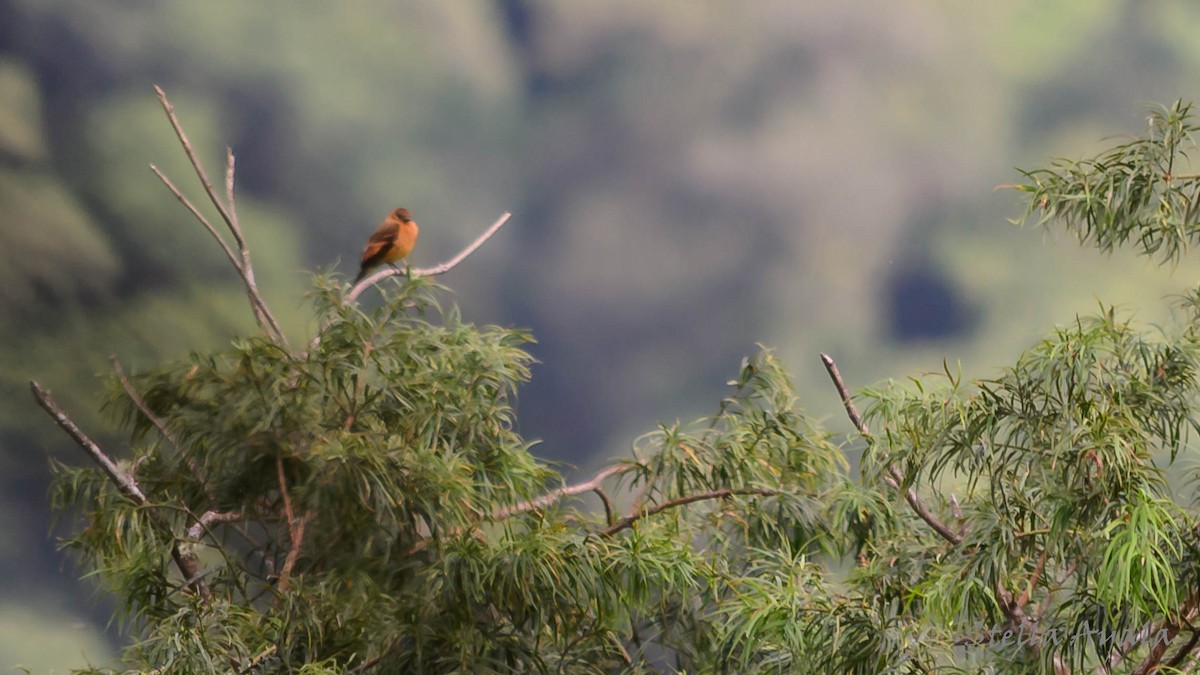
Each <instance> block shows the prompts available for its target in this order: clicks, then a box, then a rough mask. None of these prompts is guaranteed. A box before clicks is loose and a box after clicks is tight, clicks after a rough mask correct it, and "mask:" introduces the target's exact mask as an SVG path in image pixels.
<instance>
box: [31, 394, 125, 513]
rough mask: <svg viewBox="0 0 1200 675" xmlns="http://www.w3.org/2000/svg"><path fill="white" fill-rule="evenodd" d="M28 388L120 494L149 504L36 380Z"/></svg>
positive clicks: (115, 464) (122, 472)
mask: <svg viewBox="0 0 1200 675" xmlns="http://www.w3.org/2000/svg"><path fill="white" fill-rule="evenodd" d="M29 388H30V389H32V390H33V398H34V399H36V400H37V402H38V405H40V406H42V409H43V410H45V411H46V412H47V413H49V414H50V417H52V418H54V421H55V422H56V423H57V424H58V426H59V427H60V428H61V429H62V430H63V431H65V432H67V435H68V436H70V437H71V438H72V439H74V441H75V442H76V443H78V444H79V447H81V448H83V450H84V452H86V453H87V454H88V456H90V457H91V458H92V460H93V461H95V462H96V464H99V465H100V468H101V469H103V470H104V473H106V474H108V477H109V479H111V480H112V482H113V483H114V484H116V486H117V488H118V489H119V490H120V491H121V494H123V495H125V496H126V497H128V498H129V500H130V501H131V502H133V503H134V504H137V505H138V506H146V505H147V504H149V500H147V499H146V495H145V493H143V492H142V489H141V488H140V487H138V484H137V482H135V481H134V480H133V477H132V476H130V475H129V474H127V473H125V472H124V471H122V470H121V468H120V467H119V466H117V463H116V462H114V461H113V460H112V458H111V457H109V456H108V455H107V454H105V453H104V450H102V449H101V448H100V446H99V445H96V442H95V441H93V440H92V439H90V438H88V436H87V434H85V433H83V430H82V429H80V428H79V427H78V426H77V425H76V424H75V423H74V422H72V421H71V418H70V417H67V413H65V412H63V409H62V408H60V407H59V406H58V403H57V402H56V401H55V400H54V398H53V397H52V396H50V393H49V392H47V391H46V390H45V389H42V385H40V384H38V383H37V381H36V380H30V381H29Z"/></svg>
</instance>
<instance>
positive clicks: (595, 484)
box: [492, 464, 637, 520]
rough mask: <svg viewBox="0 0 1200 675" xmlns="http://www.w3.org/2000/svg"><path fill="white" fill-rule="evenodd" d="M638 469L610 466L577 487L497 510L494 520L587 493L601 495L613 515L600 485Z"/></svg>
mask: <svg viewBox="0 0 1200 675" xmlns="http://www.w3.org/2000/svg"><path fill="white" fill-rule="evenodd" d="M636 468H637V465H635V464H617V465H614V466H610V467H608V468H606V469H604V470H602V471H600V472H599V473H597V474H596V475H595V476H592V478H591V480H587V481H584V482H582V483H576V484H575V485H564V486H563V487H560V488H557V489H554V490H551V491H550V492H547V493H546V494H544V495H542V496H540V497H536V498H534V499H530V500H529V501H524V502H520V503H518V504H514V505H512V506H505V507H502V508H499V509H496V510H495V511H493V512H492V519H494V520H503V519H505V518H510V517H512V516H515V515H517V514H519V513H526V512H528V511H536V510H537V509H542V508H545V507H547V506H550V505H551V504H553V503H555V502H557V501H558V500H560V499H562V498H563V497H572V496H574V495H578V494H583V493H585V492H596V493H597V494H599V496H600V499H601V501H603V502H604V503H605V509H606V510H607V511H609V512H610V514H611V511H612V505H611V504H610V503H609V502H608V496H607V495H605V494H603V490H601V489H600V483H601V482H603V481H604V480H606V479H608V478H611V477H613V476H618V475H620V474H623V473H628V472H630V471H633V470H634V469H636ZM610 519H611V515H610Z"/></svg>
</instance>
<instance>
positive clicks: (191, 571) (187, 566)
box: [29, 380, 210, 598]
mask: <svg viewBox="0 0 1200 675" xmlns="http://www.w3.org/2000/svg"><path fill="white" fill-rule="evenodd" d="M29 388H30V389H31V390H32V391H33V398H34V399H35V400H36V401H37V402H38V405H40V406H41V407H42V409H43V410H45V411H46V412H47V413H48V414H49V415H50V417H51V418H53V419H54V421H55V422H56V423H57V424H58V426H59V427H60V428H61V429H62V430H63V431H65V432H67V435H68V436H70V437H71V438H72V439H73V440H74V441H75V442H76V443H77V444H78V445H79V447H81V448H83V450H84V452H86V453H87V454H88V456H89V457H91V458H92V461H94V462H96V464H98V465H99V466H100V468H101V470H103V471H104V473H105V474H107V475H108V478H109V480H111V481H112V482H113V484H114V485H116V486H117V489H118V490H119V491H120V492H121V494H123V495H125V497H126V498H127V499H128V500H129V501H131V502H133V503H134V504H135V505H136V506H140V507H149V506H150V500H148V499H147V498H146V493H144V492H142V489H141V488H140V487H138V484H137V481H135V480H134V479H133V476H130V475H129V474H127V473H125V472H124V471H122V470H121V468H120V467H119V466H117V463H116V462H114V461H113V460H112V458H111V457H109V456H108V455H107V454H106V453H105V452H104V450H102V449H101V448H100V446H99V445H97V444H96V442H95V441H93V440H92V439H91V438H89V437H88V435H87V434H85V433H83V430H82V429H80V428H79V426H78V425H76V424H75V422H73V421H71V418H70V417H68V416H67V413H66V412H64V411H63V409H62V408H61V407H59V405H58V403H57V402H56V401H55V400H54V398H53V397H52V396H50V393H49V392H47V391H46V390H45V389H42V386H41V385H40V384H38V383H37V381H36V380H30V381H29ZM148 513H149V515H150V519H151V521H153V522H154V523H155V525H156V526H158V527H160V528H162V530H163V531H164V532H165V533H166V534H167V536H169V537H170V538H171V559H172V560H174V561H175V566H176V567H178V568H179V573H180V574H182V575H183V580H184V585H185V586H186V587H190V588H193V589H195V590H196V591H197V592H199V593H200V595H201V596H202V597H204V598H208V597H209V596H210V594H209V591H208V586H206V585H205V584H204V583H203V582H202V581H200V579H199V571H200V561H199V560H198V559H197V558H196V556H195V554H193V553H184V552H183V551H181V550H180V548H179V541H178V540H177V539H176V538H175V536H174V535H173V534H172V533H171V532H170V527H169V526H168V525H167V523H166V522H165V521H164V520H163V519H162V518H161V517H159V516H157V515H156V514H155V513H154V512H153V511H149V512H148Z"/></svg>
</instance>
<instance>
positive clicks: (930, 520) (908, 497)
mask: <svg viewBox="0 0 1200 675" xmlns="http://www.w3.org/2000/svg"><path fill="white" fill-rule="evenodd" d="M821 363H823V364H825V370H826V371H827V372H828V373H829V377H830V379H832V380H833V386H835V387H837V391H838V396H840V397H841V399H842V405H843V406H844V407H845V408H846V415H847V416H848V417H849V418H850V421H851V422H852V423H853V424H854V428H856V429H858V432H859V433H860V434H862V435H863V437H864V438H866V439H867V441H868V442H870V441H871V439H872V437H871V431H870V430H869V429H867V424H866V422H864V421H863V418H862V415H860V414H859V413H858V408H857V407H856V406H855V405H854V401H853V400H851V398H850V390H849V389H847V388H846V382H845V380H843V379H842V374H841V373H840V372H839V371H838V367H837V364H836V363H834V361H833V358H832V357H831V356H829V355H828V354H821ZM884 460H885V461H886V458H884ZM887 472H888V475H886V476H884V477H883V480H884V482H885V483H887V484H888V485H890V486H891V487H892V488H894V489H896V490H901V489H902V488H901V485H903V483H904V475H903V474H901V473H900V470H899V469H897V468H896V467H895V466H892V465H891V464H888V465H887ZM904 501H906V502H908V505H909V507H911V508H912V510H913V512H914V513H916V514H917V516H918V517H920V519H921V520H923V521H925V522H926V524H928V525H929V526H930V527H932V528H933V530H934V531H935V532H937V533H938V534H939V535H941V537H942V538H943V539H945V540H946V541H948V542H950V543H951V544H959V543H961V542H962V535H960V534H958V533H957V532H955V531H954V530H952V529H950V528H949V527H947V526H946V524H945V523H943V522H942V521H941V520H940V519H939V518H938V517H937V516H935V515H934V514H933V512H932V511H930V510H929V507H927V506H925V503H924V502H923V501H921V497H920V495H918V494H917V491H916V489H915V488H911V487H910V488H908V489H907V490H904Z"/></svg>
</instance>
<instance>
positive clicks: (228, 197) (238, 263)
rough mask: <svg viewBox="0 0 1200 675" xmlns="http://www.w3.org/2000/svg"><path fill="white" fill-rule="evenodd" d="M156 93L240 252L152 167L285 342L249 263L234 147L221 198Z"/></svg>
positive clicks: (275, 336) (266, 328)
mask: <svg viewBox="0 0 1200 675" xmlns="http://www.w3.org/2000/svg"><path fill="white" fill-rule="evenodd" d="M154 93H155V94H156V95H157V96H158V102H159V103H161V104H162V107H163V111H165V112H166V113H167V119H168V120H170V122H171V127H172V128H173V129H174V130H175V136H176V138H178V139H179V143H180V144H181V145H182V146H183V151H184V153H185V154H187V158H188V161H189V162H190V163H191V165H192V169H193V170H195V172H196V177H197V178H199V179H200V184H201V185H203V186H204V192H205V194H207V195H208V199H209V201H211V202H212V204H213V207H215V208H216V209H217V213H218V214H220V216H221V220H223V221H225V226H226V227H227V228H228V229H229V232H230V233H231V234H232V235H233V241H234V244H235V245H236V247H237V253H235V252H234V250H233V247H231V246H230V245H229V244H228V243H227V242H226V241H225V238H224V237H223V236H221V233H220V232H219V231H218V230H217V228H216V227H214V226H213V224H212V223H210V222H209V221H208V219H207V218H205V217H204V214H203V213H201V212H200V210H199V209H198V208H196V205H195V204H193V203H192V202H191V200H189V199H188V198H187V197H186V196H185V195H184V194H183V192H182V191H181V190H180V189H179V188H177V187H176V186H175V184H174V183H172V182H171V180H170V179H169V178H167V176H166V175H165V174H164V173H163V172H162V171H160V170H159V169H158V167H157V166H154V165H153V164H151V165H150V169H151V170H152V171H154V174H155V175H157V176H158V178H159V180H161V181H162V182H163V184H164V185H166V186H167V189H168V190H170V191H171V194H173V195H175V198H176V199H178V200H179V201H180V203H182V204H183V205H184V206H185V207H187V210H188V211H190V212H191V213H192V215H193V216H194V217H195V218H196V220H198V221H200V224H202V225H204V228H205V229H206V230H208V233H209V234H211V235H212V236H213V238H214V239H216V240H217V243H218V244H219V245H220V246H221V249H222V250H223V251H225V256H226V257H228V258H229V262H230V263H232V264H233V267H234V269H236V270H237V271H238V274H239V275H240V276H241V277H242V282H243V283H245V285H246V295H247V296H248V297H249V298H250V307H251V309H253V310H254V319H255V321H257V322H258V325H259V327H260V328H262V330H263V332H265V333H266V334H267V335H268V337H270V338H271V339H272V340H273V341H275V342H277V343H279V344H281V345H286V344H287V338H286V337H285V336H284V334H283V330H282V329H281V328H280V327H279V322H277V321H276V320H275V317H274V315H272V314H271V310H270V309H268V308H267V303H266V302H264V301H263V298H262V294H261V293H259V291H258V285H257V284H256V283H255V281H254V265H253V264H252V263H251V262H250V248H249V247H247V246H246V239H245V237H244V236H243V234H242V228H241V225H239V224H238V219H237V205H236V204H235V203H234V199H233V168H234V159H233V150H231V149H228V148H226V153H225V156H226V163H225V198H224V200H222V198H221V196H220V195H219V194H217V190H216V188H214V187H213V184H212V181H211V180H209V178H208V173H207V172H206V171H205V170H204V165H203V164H201V162H200V158H199V157H198V156H197V155H196V150H195V148H193V147H192V142H191V141H190V140H188V137H187V134H186V133H184V131H183V126H182V125H181V124H180V123H179V118H178V117H176V115H175V108H174V107H173V106H172V105H171V102H170V101H169V100H167V95H166V93H165V92H164V91H163V90H162V88H161V87H158V86H155V87H154Z"/></svg>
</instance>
